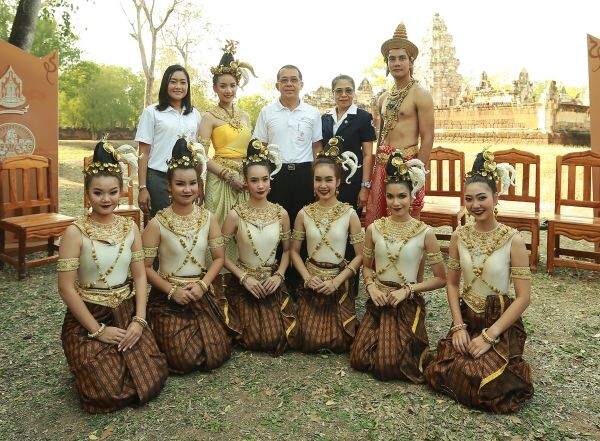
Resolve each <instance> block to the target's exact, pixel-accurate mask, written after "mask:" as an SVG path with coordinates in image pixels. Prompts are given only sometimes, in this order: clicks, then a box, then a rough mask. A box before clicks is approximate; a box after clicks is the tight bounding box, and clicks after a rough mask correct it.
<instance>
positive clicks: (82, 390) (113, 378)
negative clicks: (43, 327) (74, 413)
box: [61, 298, 168, 413]
mask: <svg viewBox="0 0 600 441" xmlns="http://www.w3.org/2000/svg"><path fill="white" fill-rule="evenodd" d="M86 306H87V308H88V310H89V311H90V313H91V314H92V315H93V316H94V318H95V319H96V320H97V321H98V322H99V323H105V324H106V326H116V327H118V328H122V329H127V327H128V326H129V323H130V322H131V317H132V316H133V314H134V310H135V306H134V298H130V299H128V300H125V301H123V302H122V303H121V304H120V305H119V306H118V307H117V308H115V309H112V308H109V307H107V306H101V305H95V304H92V303H86ZM87 334H88V331H87V330H86V329H85V328H84V327H83V326H81V324H80V323H79V321H77V319H76V318H75V317H74V316H73V314H71V312H70V311H67V313H66V315H65V320H64V323H63V327H62V334H61V340H62V345H63V350H64V351H65V356H66V357H67V362H68V364H69V369H70V370H71V372H72V373H73V376H74V377H75V385H76V387H77V391H78V392H79V398H80V399H81V404H82V406H83V408H84V409H85V410H86V411H87V412H90V413H107V412H113V411H115V410H118V409H121V408H123V407H125V406H128V405H130V404H143V403H146V402H148V401H149V400H151V399H152V398H154V397H155V396H157V395H158V394H159V392H160V391H161V390H162V388H163V386H164V384H165V381H166V379H167V376H168V371H167V363H166V360H165V356H164V355H163V354H161V352H160V350H159V349H158V346H157V345H156V341H155V339H154V336H153V335H152V332H151V331H150V329H144V332H143V333H142V336H141V337H140V339H139V340H138V342H137V343H136V344H135V345H134V346H133V347H132V348H131V349H128V350H127V351H125V352H119V351H118V346H117V345H112V344H108V343H102V342H101V341H100V340H96V339H91V338H88V336H87Z"/></svg>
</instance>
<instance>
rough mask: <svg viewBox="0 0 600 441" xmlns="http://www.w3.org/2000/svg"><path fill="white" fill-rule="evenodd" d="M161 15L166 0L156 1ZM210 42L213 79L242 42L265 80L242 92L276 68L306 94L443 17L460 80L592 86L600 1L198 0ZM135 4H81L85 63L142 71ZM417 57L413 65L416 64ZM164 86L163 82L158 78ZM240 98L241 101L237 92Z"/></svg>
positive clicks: (204, 64) (109, 0)
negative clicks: (230, 49)
mask: <svg viewBox="0 0 600 441" xmlns="http://www.w3.org/2000/svg"><path fill="white" fill-rule="evenodd" d="M156 1H157V5H158V7H160V6H165V5H166V4H167V3H168V1H167V0H156ZM195 2H196V3H197V4H198V5H199V6H200V7H201V8H202V9H203V11H204V17H205V19H206V20H207V21H208V22H210V23H211V26H212V31H211V34H210V35H208V36H206V37H205V39H204V41H203V42H201V43H200V44H199V45H198V46H197V48H196V51H195V60H196V62H195V64H196V65H198V66H199V67H201V70H203V71H206V72H207V78H208V69H209V67H210V66H214V65H216V64H218V61H219V59H220V56H221V52H220V50H219V49H220V47H221V45H222V43H223V42H224V41H225V40H226V39H234V40H238V41H239V42H240V43H239V47H238V52H237V54H236V58H238V59H240V60H243V61H247V62H250V63H251V64H252V65H253V66H254V68H255V71H256V74H257V75H258V77H259V78H258V79H252V80H251V83H250V84H249V85H248V86H247V87H246V89H245V90H244V91H243V92H242V94H246V93H262V92H264V88H265V86H267V87H268V90H271V88H270V87H269V85H271V84H272V82H273V81H274V79H275V75H276V72H277V70H278V68H279V67H281V66H282V65H284V64H294V65H297V66H298V67H299V68H300V69H301V71H302V74H303V79H304V90H303V92H305V93H306V92H311V91H313V90H315V89H316V88H317V87H319V86H321V85H324V86H328V85H329V84H330V82H331V79H332V78H333V77H335V76H336V75H338V74H340V73H345V74H349V75H351V76H353V77H354V79H355V80H356V82H357V83H358V82H360V81H361V80H362V78H363V77H364V76H365V74H364V69H365V68H366V67H367V66H369V65H371V64H372V63H373V62H374V61H375V60H376V57H378V56H380V47H381V44H382V43H383V42H384V41H385V40H387V39H389V38H391V37H392V34H393V32H394V30H395V29H396V26H397V25H398V23H400V22H401V21H403V22H404V24H405V25H406V28H407V33H408V38H409V39H410V40H411V41H413V42H414V43H415V44H416V45H417V46H421V45H422V39H423V37H424V35H425V34H426V32H427V30H428V28H430V26H431V23H432V20H433V15H434V13H439V14H440V17H441V18H442V20H443V21H444V22H445V24H446V27H447V28H448V31H449V33H450V34H451V35H452V36H453V42H454V47H455V48H456V55H455V56H456V57H457V58H458V59H459V60H460V66H459V69H458V71H459V73H460V74H462V75H463V76H466V77H468V78H471V79H473V80H474V81H478V80H479V78H480V76H481V72H482V71H484V70H485V71H486V72H487V73H488V75H490V76H491V75H499V76H502V77H505V78H506V79H507V80H508V81H512V80H513V79H516V78H517V77H518V74H519V72H520V71H521V69H522V68H526V69H527V71H528V72H529V77H530V80H531V81H545V80H550V79H554V80H556V81H557V82H558V83H563V84H565V85H567V86H585V85H587V82H588V66H587V46H586V45H587V43H586V34H588V33H589V34H592V35H594V36H596V37H600V20H599V19H598V17H600V2H599V1H590V0H570V1H568V2H565V1H560V2H559V1H555V0H546V1H538V0H528V1H524V0H520V1H515V0H502V1H493V2H492V1H466V0H416V1H413V2H407V1H397V0H346V1H328V0H303V1H301V0H295V1H293V2H288V1H282V0H263V1H261V0H254V1H250V0H195ZM122 8H125V9H126V10H127V11H129V14H130V16H133V8H132V6H131V1H130V0H92V1H88V2H86V3H83V2H82V3H81V6H80V9H79V11H78V12H77V13H76V16H77V17H76V18H75V20H74V23H75V24H76V27H77V29H78V30H79V33H80V42H79V45H80V47H81V48H82V49H83V51H84V53H83V56H82V58H83V59H86V60H93V61H96V62H99V63H105V64H117V65H120V66H127V67H130V68H132V69H133V70H136V71H141V69H142V68H141V61H140V55H139V52H138V48H137V44H136V42H135V41H134V40H133V39H132V38H131V37H130V36H129V32H130V25H129V23H128V21H127V18H126V16H125V14H124V12H123V9H122ZM418 62H419V59H418V58H417V60H416V63H417V64H418ZM159 78H160V74H159ZM238 95H239V94H238Z"/></svg>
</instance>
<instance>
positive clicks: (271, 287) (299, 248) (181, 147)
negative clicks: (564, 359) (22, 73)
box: [57, 35, 533, 413]
mask: <svg viewBox="0 0 600 441" xmlns="http://www.w3.org/2000/svg"><path fill="white" fill-rule="evenodd" d="M396 43H398V44H397V45H396ZM384 46H385V48H384V47H383V46H382V53H384V56H387V55H389V54H396V53H398V54H399V55H398V56H397V60H396V61H394V60H392V61H393V62H397V63H398V65H403V64H402V63H408V64H407V65H412V61H413V60H414V57H412V56H410V57H406V54H407V53H408V50H407V48H408V49H409V50H410V48H411V47H410V45H408V46H407V43H406V38H405V35H404V36H402V38H400V37H397V36H394V38H393V39H391V40H388V41H387V42H386V43H384ZM398 46H401V47H398ZM384 49H385V51H384ZM233 53H234V51H233V50H231V48H230V49H229V50H228V51H226V52H225V54H224V56H223V58H222V59H221V62H220V64H219V65H218V66H216V67H215V68H213V69H212V73H213V85H214V90H215V92H216V93H217V95H218V97H219V103H218V105H217V106H215V107H214V108H212V109H210V110H209V111H208V112H207V113H206V114H204V115H202V116H201V117H200V115H199V114H197V111H196V110H195V109H193V108H192V106H191V102H190V98H189V76H188V75H187V73H186V71H185V70H184V69H183V68H181V69H179V68H173V69H171V70H170V71H169V72H168V74H167V73H165V76H164V77H163V81H162V83H161V88H160V92H159V103H158V105H153V106H150V107H148V108H147V109H146V110H145V111H144V114H143V116H142V120H141V121H140V127H139V129H138V135H137V136H136V139H138V141H139V142H140V152H139V155H138V154H137V153H135V152H132V151H131V149H130V148H129V149H128V148H127V147H125V146H123V147H120V148H115V147H113V146H112V145H111V144H110V143H109V142H107V141H103V142H100V143H98V145H97V146H96V148H95V151H94V158H93V162H92V163H91V164H90V165H89V166H88V167H86V168H85V170H84V191H85V192H86V194H87V196H88V198H89V200H90V203H91V212H90V213H89V215H87V216H86V217H85V218H84V219H83V220H81V221H78V222H76V223H75V224H74V225H73V226H71V227H69V228H68V229H67V231H66V233H65V235H64V237H63V239H62V242H61V247H60V252H59V262H58V265H57V269H58V285H59V292H60V294H61V296H62V298H63V300H64V301H65V303H66V305H67V307H68V311H67V313H66V316H65V321H64V325H63V332H62V341H63V348H64V351H65V355H66V357H67V361H68V364H69V368H70V370H71V372H72V373H73V375H74V377H75V384H76V387H77V390H78V393H79V396H80V399H81V402H82V405H83V407H84V409H85V410H87V411H89V412H92V413H102V412H110V411H114V410H116V409H120V408H122V407H124V406H127V405H132V404H134V405H139V404H143V403H145V402H147V401H148V400H150V399H152V398H153V397H155V396H156V395H157V394H158V393H159V392H160V391H161V389H162V388H163V386H164V384H165V381H166V379H167V376H168V373H169V372H171V373H175V374H185V373H189V372H191V371H194V370H203V371H206V370H211V369H215V368H218V367H219V366H221V365H222V364H223V363H225V362H226V361H227V360H228V359H229V358H230V356H231V353H232V348H233V347H234V346H235V345H239V346H240V347H241V348H243V349H245V350H252V351H262V352H267V353H269V354H271V355H272V356H280V355H282V354H283V353H284V352H285V351H286V350H300V351H302V352H305V353H314V352H317V351H323V350H329V351H333V352H336V353H344V352H349V354H350V364H351V366H352V367H353V368H355V369H357V370H359V371H364V372H370V373H372V375H374V376H375V377H376V378H378V379H380V380H384V381H387V380H395V379H400V380H405V381H410V382H413V383H428V384H429V385H430V386H431V387H433V388H434V389H435V390H437V391H439V392H441V393H444V394H447V395H449V396H451V397H452V398H454V399H455V400H457V401H458V402H460V403H463V404H465V405H468V406H473V407H477V408H482V409H486V410H490V411H494V412H499V413H506V412H512V411H515V410H517V409H518V408H519V407H520V406H521V404H522V403H523V402H524V401H525V400H526V399H528V398H529V397H531V396H532V394H533V387H532V381H531V374H530V369H529V366H528V365H527V363H526V362H525V361H524V360H523V358H522V354H523V346H524V343H525V338H526V334H525V330H524V327H523V324H522V322H521V318H520V317H521V315H522V313H523V312H524V311H525V309H526V308H527V306H528V304H529V293H530V279H531V277H530V273H529V266H528V258H527V251H526V249H525V245H524V242H523V240H522V239H521V237H520V235H519V234H518V233H517V231H516V230H514V229H512V228H509V227H507V226H505V225H502V224H500V223H498V222H497V220H496V218H495V216H494V207H495V205H496V204H497V202H498V197H499V192H498V190H497V185H501V187H502V190H501V191H500V193H501V192H502V191H504V190H505V189H506V188H507V186H508V185H510V183H511V179H514V176H511V173H512V174H513V175H514V169H512V170H511V168H510V166H508V165H507V164H496V163H495V162H494V158H493V153H492V152H491V151H490V150H486V151H484V152H482V153H480V154H478V155H477V158H476V160H475V163H474V164H473V167H472V170H471V171H470V172H469V173H468V174H467V176H465V195H466V196H465V201H464V204H465V206H466V209H467V210H468V212H469V214H471V215H472V216H473V218H474V222H473V223H472V224H469V225H467V226H464V227H460V228H459V229H457V230H456V231H455V232H454V233H453V234H452V238H451V241H450V248H449V257H448V262H447V265H446V264H445V263H444V259H443V256H442V254H441V252H440V247H439V244H438V242H437V239H436V237H435V234H434V232H433V230H432V228H431V227H429V226H428V225H426V224H425V223H423V222H421V221H420V220H419V219H418V216H417V212H418V209H419V207H420V206H422V196H423V193H422V189H423V187H424V184H425V179H426V170H425V165H424V161H423V160H422V158H420V157H419V156H418V155H415V154H414V152H413V151H412V150H410V151H407V150H406V149H402V148H396V149H385V151H382V152H380V153H383V154H384V155H385V156H384V155H379V156H378V157H377V161H375V164H374V173H373V178H375V176H379V177H380V178H381V182H380V184H378V185H380V187H381V188H379V189H378V191H379V192H380V193H381V194H382V196H383V197H384V200H385V210H384V211H383V213H381V214H382V215H381V216H378V217H376V218H374V219H372V222H370V223H369V224H368V225H367V228H366V230H363V229H362V227H361V221H360V218H359V215H358V212H357V210H358V209H360V206H361V205H364V203H365V202H366V201H365V199H367V194H366V192H364V191H363V190H365V189H366V190H368V188H369V187H370V185H366V186H364V185H362V186H359V185H354V188H355V192H354V193H353V195H352V200H351V201H350V203H349V202H344V201H342V200H340V197H339V193H340V188H341V187H342V186H343V185H344V184H346V185H350V184H351V183H353V182H354V183H355V182H356V181H355V180H354V181H353V177H354V176H355V175H356V174H357V173H358V170H359V167H360V166H361V165H362V168H363V169H362V170H361V172H362V179H363V183H364V181H365V179H366V180H367V181H368V180H369V179H371V171H372V164H373V161H372V160H371V158H369V155H368V154H365V156H364V157H362V158H361V157H360V156H359V155H357V154H356V151H353V149H352V148H347V147H346V141H345V138H344V137H342V136H340V135H339V134H337V133H338V132H339V127H335V126H340V123H342V121H344V119H346V118H348V117H349V115H350V114H351V113H350V112H351V111H350V109H349V108H346V109H345V110H346V115H340V114H337V113H336V114H335V115H330V116H331V117H332V118H333V120H334V122H333V126H334V130H333V131H332V133H331V136H328V138H327V141H326V143H325V145H321V138H320V135H319V134H317V133H313V132H310V130H312V128H313V126H312V125H311V124H312V123H310V121H312V120H314V118H313V116H312V113H313V112H312V110H311V109H308V108H303V107H302V106H298V105H297V107H299V108H297V109H294V110H292V111H291V112H289V114H290V115H291V116H290V118H294V117H298V118H300V119H299V121H302V122H298V125H297V129H295V130H296V132H297V133H296V132H294V134H293V135H292V136H291V139H292V142H293V143H295V145H296V146H298V145H300V144H302V145H307V146H309V148H311V147H312V154H311V156H310V161H308V165H307V166H306V167H305V164H307V162H306V161H304V159H305V158H304V157H303V156H302V157H299V156H297V157H293V156H291V155H293V153H290V152H295V151H296V150H294V149H289V148H288V149H287V150H286V148H285V146H281V145H279V144H277V143H269V141H270V140H271V138H272V137H273V133H272V132H273V131H274V132H275V135H274V136H275V138H277V137H279V138H278V139H280V140H282V141H284V142H285V141H286V138H285V135H281V133H278V132H277V124H278V121H279V119H278V118H281V117H280V114H279V113H277V112H280V111H281V114H283V112H286V110H285V106H284V105H283V104H284V102H285V100H286V94H289V96H288V98H289V99H290V101H291V100H292V98H294V97H295V95H296V93H297V91H298V88H297V86H295V83H297V82H298V81H299V80H301V75H300V72H299V70H298V69H297V68H295V67H294V66H291V67H290V65H287V66H284V67H283V68H282V69H281V70H280V72H279V73H278V89H279V88H280V92H281V94H282V96H281V97H280V100H279V107H281V109H280V108H279V107H277V103H274V105H273V106H272V107H271V108H270V109H267V110H266V111H264V112H261V116H260V117H259V121H258V122H257V130H256V131H255V135H258V136H256V137H255V138H254V139H251V136H252V135H251V131H250V127H249V118H248V116H247V114H246V113H245V112H242V111H240V110H239V109H237V108H235V107H234V105H233V100H234V98H235V93H236V90H237V87H238V86H240V85H241V82H242V80H243V79H245V78H247V76H248V72H250V73H253V71H252V67H251V66H250V65H248V64H247V63H243V62H240V61H238V60H235V59H234V58H233ZM403 54H404V56H405V58H406V60H409V61H406V60H405V59H404V58H402V55H403ZM394 56H395V57H396V55H394ZM388 66H392V69H391V70H392V71H394V72H392V74H393V75H401V74H402V75H404V73H402V72H400V71H402V69H403V68H398V69H396V68H395V67H393V66H395V65H393V63H392V62H388ZM182 69H183V70H182ZM398 72H400V73H398ZM298 77H300V78H298ZM350 80H351V79H350ZM350 80H348V79H347V78H338V79H337V83H336V80H334V86H335V87H334V88H335V89H336V90H337V89H340V90H341V92H340V93H339V95H340V96H348V95H349V91H347V90H346V89H351V86H350V84H351V85H352V87H353V81H352V82H350ZM406 96H407V94H406V93H405V94H404V97H403V98H402V99H404V98H406ZM290 97H291V98H290ZM413 98H414V97H413ZM416 99H417V100H418V99H419V98H418V97H417V98H416ZM389 101H390V102H391V103H392V104H393V105H394V106H396V107H398V106H399V105H400V104H402V102H400V103H398V101H397V100H396V101H394V98H393V97H392V98H390V99H389ZM386 106H387V105H386ZM386 106H384V107H386ZM394 106H392V107H394ZM388 107H389V106H388ZM386 108H387V107H386ZM391 112H392V113H394V112H395V115H396V117H397V118H401V117H399V116H398V108H393V109H392V110H391ZM295 114H297V116H295ZM355 114H356V113H355ZM317 117H318V115H317ZM318 118H319V122H320V117H318ZM325 118H326V117H325V116H324V119H325ZM349 119H352V117H350V118H349ZM309 120H310V121H309ZM288 121H289V120H288ZM367 121H368V124H369V125H371V121H369V118H367ZM390 121H391V119H390ZM302 124H306V125H307V126H306V127H304V126H302ZM386 124H387V125H384V128H383V129H384V131H386V130H387V134H386V136H383V137H380V140H383V141H384V142H385V141H389V139H390V135H389V134H390V133H392V134H393V133H394V132H393V131H394V125H393V124H392V126H391V127H390V124H389V123H388V122H387V119H386ZM157 126H159V127H162V128H163V130H161V131H160V132H157V130H156V127H157ZM319 127H320V124H319ZM323 127H325V124H324V125H323ZM373 133H374V130H373ZM373 133H367V134H366V135H365V136H363V137H362V139H361V140H360V142H361V143H363V142H364V143H367V144H368V143H371V142H372V141H373V140H374V137H373ZM280 135H281V136H280ZM173 138H175V139H173ZM196 140H199V141H200V142H196ZM168 143H170V145H169V146H168V149H167V145H168ZM371 145H372V144H371ZM210 146H212V147H213V148H214V151H215V154H214V156H213V157H212V158H210V159H209V158H208V156H207V152H208V148H209V147H210ZM359 151H360V150H359ZM124 162H129V163H130V164H131V165H132V166H134V168H137V165H138V164H139V170H138V176H139V182H140V199H139V201H140V206H141V208H143V209H144V211H146V212H151V214H152V219H151V220H150V221H149V223H148V224H147V226H146V227H145V229H144V232H143V235H140V232H139V230H138V228H137V226H136V225H135V224H134V223H133V222H132V221H130V220H128V219H126V218H122V217H119V216H117V215H115V214H114V209H115V208H116V206H117V205H118V200H119V190H120V188H121V187H122V186H123V185H130V184H129V183H128V182H124V180H126V177H124V175H123V171H122V168H123V166H124V164H123V163H124ZM365 168H368V169H369V170H367V171H365ZM299 171H300V172H302V174H297V172H299ZM305 171H306V172H307V173H308V176H309V183H308V184H306V183H304V184H302V185H300V184H299V182H304V181H303V179H304V174H305V173H304V172H305ZM382 171H383V172H382ZM282 176H284V177H285V178H284V179H282ZM295 179H298V181H296V182H293V181H294V180H295ZM378 179H379V178H378ZM271 190H273V192H271ZM276 192H277V193H278V194H279V195H284V196H285V195H286V194H287V195H288V197H289V198H294V197H295V195H298V194H300V193H303V192H304V193H306V192H308V193H309V194H310V195H312V198H313V200H314V202H311V203H304V204H303V205H302V206H299V207H296V206H292V208H287V207H284V204H279V203H277V200H275V201H274V200H273V199H274V198H273V193H276ZM361 192H362V194H361ZM368 199H369V200H370V199H371V194H369V195H368ZM361 201H362V202H361ZM368 204H369V203H368V202H367V207H368ZM378 206H379V205H378ZM415 207H417V208H415ZM367 213H368V210H367ZM425 264H427V265H428V266H429V268H430V273H431V276H429V277H424V274H425V272H424V266H425ZM290 267H293V268H294V270H295V272H296V274H297V278H298V283H289V282H290V280H289V279H288V275H289V274H290V271H289V268H290ZM446 268H447V270H448V274H447V275H446ZM361 274H362V282H363V286H364V290H365V292H366V296H367V300H366V311H365V314H364V316H363V317H362V320H359V317H357V314H356V307H355V302H356V299H357V287H358V282H359V277H360V275H361ZM427 274H429V273H427ZM461 278H462V289H461V288H460V284H461V283H460V282H461ZM511 280H512V283H513V285H514V293H515V297H514V298H512V297H511V296H510V295H509V292H510V285H511ZM148 283H149V284H150V285H151V289H150V290H148V286H147V284H148ZM444 286H446V290H447V295H448V303H449V306H450V311H451V314H452V325H451V326H450V328H449V331H448V335H447V336H446V338H444V339H442V340H441V341H440V342H439V344H438V347H437V352H436V353H435V355H433V351H431V352H430V346H429V339H428V336H427V329H426V323H425V318H426V313H425V304H426V302H425V299H424V294H425V293H427V292H429V291H432V290H436V289H439V288H442V287H444ZM148 292H149V294H147V293H148Z"/></svg>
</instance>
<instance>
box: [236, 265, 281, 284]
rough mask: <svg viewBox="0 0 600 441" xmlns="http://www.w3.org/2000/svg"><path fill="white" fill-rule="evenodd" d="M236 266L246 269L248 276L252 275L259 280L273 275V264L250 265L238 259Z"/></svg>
mask: <svg viewBox="0 0 600 441" xmlns="http://www.w3.org/2000/svg"><path fill="white" fill-rule="evenodd" d="M237 264H238V266H239V267H240V268H241V269H242V270H244V271H246V272H247V273H248V274H249V275H250V276H252V277H254V278H255V279H257V280H259V281H261V282H262V281H264V280H267V279H268V278H269V277H271V276H272V275H273V266H272V265H268V266H250V265H246V264H245V263H244V262H241V261H238V263H237Z"/></svg>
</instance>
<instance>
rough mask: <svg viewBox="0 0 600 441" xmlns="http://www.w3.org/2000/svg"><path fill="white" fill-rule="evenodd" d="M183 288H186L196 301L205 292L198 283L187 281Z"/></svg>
mask: <svg viewBox="0 0 600 441" xmlns="http://www.w3.org/2000/svg"><path fill="white" fill-rule="evenodd" d="M183 289H185V290H187V291H188V292H189V293H190V294H191V296H192V297H193V298H194V300H196V301H197V300H200V299H201V298H202V297H203V296H204V294H206V292H205V291H204V288H202V286H200V284H198V283H189V284H187V285H185V286H184V287H183Z"/></svg>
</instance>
